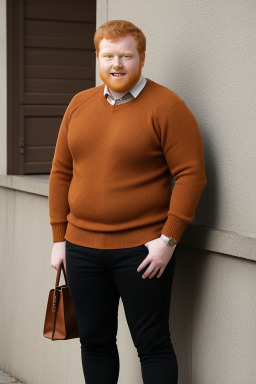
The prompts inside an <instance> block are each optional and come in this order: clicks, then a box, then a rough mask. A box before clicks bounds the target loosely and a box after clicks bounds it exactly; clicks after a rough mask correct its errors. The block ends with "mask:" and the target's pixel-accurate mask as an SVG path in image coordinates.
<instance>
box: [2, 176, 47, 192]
mask: <svg viewBox="0 0 256 384" xmlns="http://www.w3.org/2000/svg"><path fill="white" fill-rule="evenodd" d="M0 187H3V188H9V189H15V190H16V191H23V192H27V193H34V194H36V195H41V196H47V197H48V188H49V175H29V176H23V175H21V176H16V175H0Z"/></svg>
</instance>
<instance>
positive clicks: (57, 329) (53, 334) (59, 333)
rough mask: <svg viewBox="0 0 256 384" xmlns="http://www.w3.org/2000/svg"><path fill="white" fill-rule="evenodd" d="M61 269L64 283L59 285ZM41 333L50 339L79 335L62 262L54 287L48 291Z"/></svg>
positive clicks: (69, 337)
mask: <svg viewBox="0 0 256 384" xmlns="http://www.w3.org/2000/svg"><path fill="white" fill-rule="evenodd" d="M61 270H62V271H63V274H64V278H65V282H66V284H65V285H61V286H59V281H60V274H61ZM43 335H44V337H46V338H48V339H51V340H67V339H74V338H76V337H79V332H78V326H77V321H76V316H75V311H74V307H73V303H72V301H71V296H70V292H69V288H68V283H67V276H66V272H65V269H64V265H63V263H62V264H61V265H60V267H59V269H58V271H57V276H56V282H55V289H51V290H50V292H49V297H48V303H47V308H46V314H45V322H44V331H43Z"/></svg>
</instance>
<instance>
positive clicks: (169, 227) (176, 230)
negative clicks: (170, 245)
mask: <svg viewBox="0 0 256 384" xmlns="http://www.w3.org/2000/svg"><path fill="white" fill-rule="evenodd" d="M188 224H189V222H187V221H184V220H182V219H180V218H179V217H177V216H174V215H169V216H168V219H167V220H166V222H165V224H164V226H163V229H162V234H163V235H165V236H167V237H172V238H173V239H174V240H176V241H180V240H181V238H182V235H183V232H184V231H185V229H186V227H187V225H188Z"/></svg>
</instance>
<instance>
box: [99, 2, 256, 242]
mask: <svg viewBox="0 0 256 384" xmlns="http://www.w3.org/2000/svg"><path fill="white" fill-rule="evenodd" d="M106 3H107V4H108V7H107V10H106V7H105V4H106ZM99 4H101V5H102V6H101V8H100V9H99V10H98V21H97V26H99V25H100V24H102V23H103V22H105V21H107V19H106V18H108V20H112V19H124V20H129V21H131V22H133V23H134V24H135V25H138V27H140V28H141V29H142V31H143V32H144V33H145V36H146V38H147V50H146V60H145V66H144V68H143V70H142V73H143V74H144V76H145V77H149V78H151V79H152V80H154V81H156V82H159V83H160V84H163V85H165V86H167V87H168V88H170V89H172V90H173V91H175V92H176V93H178V94H179V95H180V97H182V98H183V99H184V101H185V102H186V103H187V104H188V106H189V107H190V109H191V110H192V112H193V113H194V115H195V117H196V119H197V121H198V124H199V127H200V129H201V133H202V137H203V142H204V149H205V157H206V171H207V172H206V173H207V178H208V184H207V186H206V188H205V190H204V192H203V196H202V198H201V201H200V203H199V207H198V214H197V217H196V221H197V222H200V223H203V224H204V225H207V226H209V227H215V228H218V229H223V230H228V231H233V232H237V233H240V234H243V235H247V236H253V237H256V214H255V208H254V207H255V189H256V185H255V178H254V177H253V176H252V175H253V174H254V173H255V160H256V155H255V153H256V151H255V142H256V129H255V94H256V71H255V56H256V44H255V35H256V23H255V13H256V3H255V2H252V1H232V0H225V1H221V0H217V1H213V2H210V1H204V0H197V1H187V0H180V1H176V0H161V1H147V0H141V1H137V0H129V1H122V2H120V1H118V0H108V2H106V1H103V0H101V1H99ZM96 73H97V71H96ZM101 83H102V82H101V80H100V78H99V76H98V73H97V84H98V85H99V84H101Z"/></svg>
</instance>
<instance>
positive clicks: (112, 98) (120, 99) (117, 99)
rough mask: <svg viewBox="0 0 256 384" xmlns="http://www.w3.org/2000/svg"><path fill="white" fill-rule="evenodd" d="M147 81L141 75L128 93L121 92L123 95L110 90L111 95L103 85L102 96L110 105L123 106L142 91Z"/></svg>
mask: <svg viewBox="0 0 256 384" xmlns="http://www.w3.org/2000/svg"><path fill="white" fill-rule="evenodd" d="M146 82H147V80H146V79H145V77H144V76H143V75H142V74H141V76H140V79H139V80H138V81H137V83H136V84H135V85H134V86H133V87H132V88H131V89H129V91H126V92H123V93H117V92H114V91H112V89H111V88H110V91H111V94H112V95H111V94H110V92H109V89H108V86H107V85H106V84H105V87H104V96H105V97H106V99H107V101H108V102H109V103H110V104H112V105H114V104H115V105H117V104H123V103H126V102H127V101H130V100H132V99H133V98H136V97H137V96H138V95H139V94H140V92H141V91H142V89H143V88H144V87H145V85H146Z"/></svg>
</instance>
